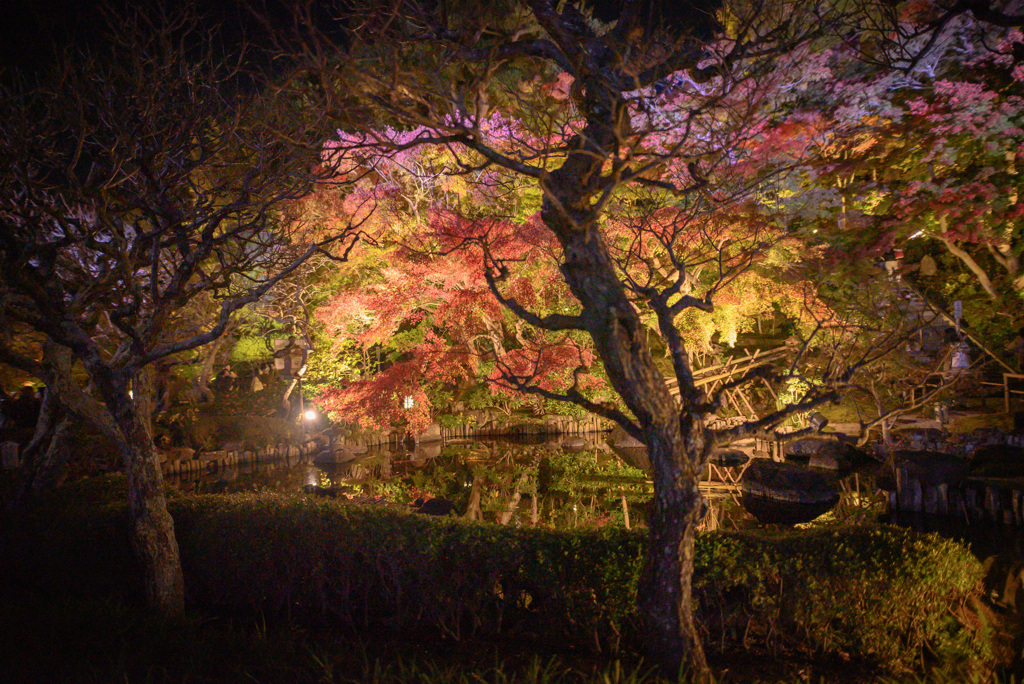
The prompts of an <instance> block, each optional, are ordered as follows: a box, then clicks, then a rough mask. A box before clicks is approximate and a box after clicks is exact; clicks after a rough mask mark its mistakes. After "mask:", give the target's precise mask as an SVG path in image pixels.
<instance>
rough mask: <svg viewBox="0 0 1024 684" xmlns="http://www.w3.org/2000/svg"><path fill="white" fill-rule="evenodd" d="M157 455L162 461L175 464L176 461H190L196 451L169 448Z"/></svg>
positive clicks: (184, 448)
mask: <svg viewBox="0 0 1024 684" xmlns="http://www.w3.org/2000/svg"><path fill="white" fill-rule="evenodd" d="M159 453H160V458H161V460H162V461H166V462H168V463H177V462H178V461H191V460H192V459H193V458H195V455H196V450H195V449H190V448H188V447H171V448H170V449H164V450H163V451H161V452H159Z"/></svg>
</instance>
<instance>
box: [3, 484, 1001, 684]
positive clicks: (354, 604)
mask: <svg viewBox="0 0 1024 684" xmlns="http://www.w3.org/2000/svg"><path fill="white" fill-rule="evenodd" d="M122 486H123V482H122V481H121V480H120V478H118V477H108V478H93V481H91V482H87V483H85V484H81V485H70V486H69V492H66V493H65V494H64V496H62V497H61V498H60V499H57V498H56V497H54V498H52V499H50V500H49V501H48V502H43V503H42V504H40V505H38V506H36V507H34V508H32V509H31V511H30V512H29V513H26V514H23V515H21V516H19V517H18V518H17V519H14V518H11V517H8V518H7V519H6V520H5V525H4V528H3V536H2V547H0V548H2V555H0V558H2V563H3V565H2V568H0V577H2V578H3V582H2V583H3V587H4V593H5V594H7V595H8V596H17V595H20V596H22V597H23V598H22V599H19V600H20V601H21V603H19V600H16V601H14V602H13V603H12V604H11V605H12V606H15V607H14V609H13V610H12V611H10V612H9V614H8V615H7V617H5V618H4V620H3V625H4V630H6V631H7V632H8V633H11V630H14V629H16V628H18V626H22V627H23V626H24V625H25V624H36V625H37V626H38V625H40V624H44V623H45V624H50V623H53V624H61V623H62V621H61V620H60V619H57V618H56V617H54V618H53V619H52V620H50V619H47V618H46V617H45V612H46V610H43V611H41V612H38V614H36V613H34V612H33V611H32V610H30V609H29V607H28V606H31V605H32V603H33V602H35V601H38V604H37V605H40V606H46V607H48V609H50V610H53V611H54V614H55V615H59V614H65V615H67V620H68V621H67V622H66V623H63V626H61V627H59V628H55V627H50V628H48V629H51V630H53V629H55V630H56V631H57V632H59V633H62V634H63V635H64V637H68V635H70V634H72V633H74V632H76V631H82V630H85V631H88V630H86V629H85V624H87V622H88V620H91V619H93V618H92V617H90V618H88V619H87V618H86V617H84V616H85V615H88V614H90V613H92V612H94V611H95V612H97V613H98V614H99V615H100V617H101V618H102V616H103V614H104V613H106V612H109V611H113V612H114V613H118V612H124V613H126V614H130V615H135V613H133V612H132V611H133V609H132V608H130V607H125V606H133V605H139V604H141V603H142V601H141V597H142V595H143V592H142V587H141V584H140V582H139V581H138V579H137V578H138V573H137V571H136V568H135V566H134V563H135V562H134V560H133V558H132V554H131V550H130V547H129V545H128V542H127V538H128V535H127V530H128V527H127V526H128V516H127V512H126V508H125V505H124V504H123V503H120V502H118V501H117V498H118V496H119V493H120V488H121V487H122ZM169 506H170V510H171V512H172V515H173V516H174V518H175V524H176V526H177V529H178V530H179V538H180V544H181V549H182V559H183V567H184V571H185V578H186V590H187V596H188V599H189V603H190V605H191V606H192V608H193V610H200V611H203V614H205V615H207V616H208V617H207V618H205V619H207V620H209V621H210V625H212V626H211V627H209V628H207V627H203V628H202V629H200V630H199V632H200V633H201V634H203V635H204V636H203V637H201V638H211V639H213V638H220V637H217V636H216V635H218V634H220V635H223V634H224V633H231V634H236V636H237V639H235V641H232V642H231V643H232V644H234V645H233V646H232V647H231V648H234V649H236V650H235V651H233V652H232V653H233V655H230V656H229V657H228V658H227V659H228V660H229V661H231V660H232V659H235V658H237V659H238V660H239V661H240V662H242V663H248V662H254V661H250V658H256V656H255V655H254V651H250V650H248V649H250V648H252V646H251V643H250V641H249V640H251V639H252V638H254V637H253V636H252V625H253V624H256V623H257V622H258V621H263V622H265V623H266V624H269V625H271V629H272V630H274V631H275V633H276V632H277V631H280V632H281V633H282V634H293V636H292V637H288V639H292V641H290V642H289V641H288V639H284V640H283V641H282V645H281V646H280V648H281V649H282V652H288V651H289V649H290V648H293V646H289V645H288V643H292V644H293V645H294V649H297V650H302V649H301V648H300V647H299V646H297V645H295V644H297V643H298V642H304V641H305V640H306V639H307V637H306V636H294V634H301V635H307V634H308V635H310V636H309V637H308V639H309V643H310V644H311V646H310V648H311V649H313V650H314V651H315V650H316V649H317V648H324V649H325V650H324V651H322V652H319V653H320V655H317V658H319V659H320V660H321V661H323V663H325V664H330V662H335V661H337V662H338V663H341V662H342V659H341V657H340V656H339V655H338V654H337V651H336V650H335V649H336V648H337V647H336V645H333V646H332V645H330V644H335V643H336V642H334V641H331V639H333V638H335V637H332V636H330V635H332V634H333V635H337V634H344V635H348V636H347V640H348V641H347V642H346V643H352V641H351V640H352V635H366V634H390V635H391V638H392V639H395V638H397V639H398V640H399V641H408V642H413V641H423V642H424V643H426V644H435V645H437V644H449V645H450V648H453V649H456V650H458V648H465V647H469V645H470V644H477V645H478V646H479V647H481V648H485V649H486V648H489V646H488V644H491V645H493V644H496V643H510V644H514V645H515V647H514V648H515V650H516V653H518V656H517V657H518V658H520V660H519V661H517V662H518V663H519V664H525V663H527V662H528V661H529V658H526V659H525V660H524V659H523V655H522V654H523V653H535V654H541V656H542V658H543V657H548V656H553V655H558V656H559V657H560V658H563V659H567V660H566V662H569V663H570V665H568V666H566V667H567V668H568V669H567V671H575V670H573V667H575V666H573V665H571V662H574V659H578V658H583V659H584V660H586V661H588V662H591V663H593V662H598V663H601V662H605V663H607V662H608V660H607V659H609V658H624V659H625V662H629V663H633V664H635V663H636V662H638V656H637V654H638V653H639V651H640V649H641V647H642V645H641V644H640V642H639V640H638V628H637V626H638V616H637V615H636V608H635V594H636V590H637V585H638V582H639V579H640V573H641V570H642V566H643V545H644V539H643V535H642V534H639V533H634V532H628V531H626V530H623V529H621V528H618V529H607V528H606V529H604V530H601V531H588V532H583V533H579V532H574V533H571V534H570V533H566V532H557V531H551V530H533V529H515V528H509V527H502V526H497V525H487V524H480V523H468V522H465V521H462V520H459V519H454V518H450V519H441V520H437V519H433V518H429V517H427V516H422V515H416V514H412V513H406V512H403V511H398V510H394V509H384V508H380V507H365V506H347V505H343V504H341V503H340V502H338V501H333V500H324V499H315V498H308V497H303V496H281V495H270V494H251V495H232V496H174V497H172V498H171V499H170V501H169ZM696 549H697V555H696V559H695V568H696V572H695V583H694V591H695V597H696V598H697V615H698V616H699V618H700V620H701V624H702V625H703V629H704V630H705V631H704V634H703V637H704V639H705V640H706V643H707V646H708V648H709V652H710V653H711V654H712V662H713V663H714V662H718V663H728V662H731V661H732V660H735V659H736V658H737V657H738V658H740V659H741V660H742V659H743V658H744V657H746V658H753V657H754V656H757V657H758V658H763V659H765V660H766V662H775V661H777V662H779V663H782V664H783V665H782V668H783V669H785V664H786V663H793V662H799V663H813V664H816V665H815V666H816V667H819V668H826V669H827V668H829V667H835V664H836V663H847V664H848V668H849V670H850V672H856V673H859V675H858V676H860V675H870V676H871V677H882V676H887V675H888V676H899V677H907V676H914V675H915V673H917V674H922V673H924V672H926V671H929V670H933V669H935V668H938V670H939V671H941V672H946V673H959V675H963V676H967V675H968V674H971V673H978V672H988V671H989V668H990V667H991V665H992V662H993V658H994V656H993V653H992V648H991V636H992V635H991V632H990V630H988V629H987V628H986V626H985V625H984V621H983V620H981V619H980V618H979V617H978V616H979V615H980V614H981V613H979V612H978V611H977V610H976V604H975V603H974V602H975V600H976V590H977V587H978V586H979V584H978V582H979V579H980V578H981V576H982V569H981V566H980V564H979V563H978V562H977V561H976V560H975V559H974V558H973V557H972V556H970V554H969V553H968V552H967V551H966V550H965V549H964V548H962V547H960V546H958V545H957V544H955V543H953V542H949V541H944V540H941V539H939V538H937V537H933V536H920V535H917V534H915V533H913V532H910V531H907V530H903V529H899V528H893V527H872V528H849V529H829V530H825V531H817V532H811V531H795V532H791V533H787V534H785V535H776V536H773V537H753V536H749V535H725V534H705V535H701V536H699V537H698V541H697V546H696ZM133 578H135V579H134V580H133ZM24 597H30V599H29V600H28V604H27V605H26V603H25V599H24ZM19 606H20V607H19ZM198 614H199V613H196V615H198ZM33 615H36V617H32V616H33ZM76 616H78V617H76ZM104 619H108V620H112V619H113V618H110V617H109V616H108V617H107V618H104ZM196 619H198V618H196ZM75 620H78V621H79V622H78V623H77V624H78V627H75V624H76V623H75ZM131 620H141V621H142V623H145V619H144V618H142V617H139V616H136V617H132V618H131ZM33 621H35V622H33ZM232 621H234V622H232ZM147 624H150V623H147ZM162 624H168V623H162ZM153 625H155V623H152V624H150V626H149V627H146V628H145V629H143V630H142V631H143V632H144V633H148V632H147V630H150V629H152V630H158V629H162V628H158V627H155V626H153ZM231 625H236V626H237V625H242V627H241V628H240V629H241V632H238V633H236V632H233V631H232V630H233V629H235V628H234V627H232V626H231ZM169 629H171V631H172V632H173V631H174V629H178V628H174V627H170V628H169ZM288 630H298V632H289V631H288ZM153 633H155V632H153ZM396 635H397V636H396ZM64 637H62V638H64ZM325 640H326V641H325ZM128 641H130V639H129V640H128ZM5 643H13V642H9V641H5ZM115 643H116V638H115ZM325 643H327V644H328V645H326V646H325V645H324V644H325ZM457 644H458V645H461V646H456V645H457ZM552 644H557V647H555V646H552ZM480 645H482V646H480ZM445 648H447V647H442V648H438V651H439V652H444V651H445ZM470 650H472V649H470ZM102 653H105V654H107V656H108V657H112V656H110V654H112V653H115V654H116V653H117V648H116V647H113V646H111V647H110V648H107V649H105V650H104V651H103V652H102ZM102 653H101V654H99V655H98V656H97V657H100V656H101V655H102ZM247 654H248V655H247ZM332 654H333V655H332ZM29 655H30V654H29V653H25V654H22V656H20V658H19V659H15V660H13V661H9V662H12V663H22V664H24V662H25V660H26V659H28V658H29ZM82 657H84V656H82ZM261 657H262V656H261ZM153 658H154V661H153V663H155V664H154V665H153V666H154V667H156V666H157V665H156V664H158V663H159V661H160V657H159V656H158V655H154V656H153ZM140 659H141V660H145V657H144V656H140V655H138V654H134V655H132V656H131V657H129V658H127V660H126V662H128V661H131V662H133V663H135V664H134V665H133V667H141V665H140V664H139V660H140ZM372 660H373V657H371V656H368V660H367V661H366V662H367V663H370V662H371V661H372ZM299 661H301V662H303V663H307V665H303V666H301V667H307V666H308V667H310V668H312V665H309V659H308V658H305V659H303V658H300V659H299ZM112 662H116V661H112ZM196 662H197V664H196V667H197V668H199V669H201V670H203V671H207V668H210V667H213V666H212V665H210V664H204V661H202V659H198V660H196ZM345 662H347V663H348V664H347V665H345V667H346V668H351V667H354V666H353V665H352V664H351V662H350V661H345ZM438 662H439V663H441V664H437V663H435V664H434V665H424V664H422V663H421V664H420V665H416V667H428V668H429V667H435V666H436V667H444V666H445V665H444V663H445V662H446V661H444V659H443V658H442V659H441V660H440V661H438ZM545 662H546V661H545ZM519 664H517V665H515V666H514V667H513V668H512V669H513V670H515V671H516V672H519V670H518V669H516V668H518V667H519V666H520V665H519ZM392 665H393V662H392ZM563 665H564V663H563ZM410 666H412V665H410ZM105 667H116V665H109V664H108V665H107V666H105ZM266 667H271V665H266ZM296 667H297V668H298V667H299V666H296ZM368 667H369V665H368ZM602 667H604V666H603V665H599V666H597V669H598V671H600V670H601V668H602ZM631 667H632V666H631ZM773 667H775V666H773ZM300 669H301V668H300ZM627 669H628V668H627ZM154 672H155V671H154ZM311 672H313V670H309V671H306V670H303V674H301V676H296V679H298V680H300V681H303V680H308V681H312V680H313V675H312V674H310V673H311ZM503 672H504V671H503ZM157 674H159V673H157ZM505 674H509V673H508V672H505ZM577 674H578V673H577ZM321 675H323V673H322V672H321V673H320V674H318V675H317V676H321ZM517 676H518V675H517ZM566 676H568V675H566ZM573 676H575V675H573ZM161 677H164V676H163V675H160V676H153V675H147V678H148V679H155V680H160V679H161ZM332 677H334V678H333V679H332ZM268 678H269V679H270V680H273V679H275V678H276V675H275V676H273V677H268ZM165 679H167V678H166V677H165ZM173 679H175V678H174V677H173V676H170V677H169V679H168V680H173ZM324 679H325V680H326V681H346V680H345V679H344V678H343V677H342V676H341V675H340V674H339V675H338V676H337V677H335V676H334V675H330V676H324ZM380 681H389V680H387V679H383V678H382V679H381V680H380ZM391 681H397V680H391ZM426 681H430V680H429V679H426ZM488 681H490V680H488ZM494 681H500V680H498V679H495V680H494ZM520 681H532V680H528V679H527V680H520ZM553 681H557V679H555V680H553ZM570 681H588V680H586V679H582V680H579V679H570ZM623 681H626V680H623ZM634 681H641V680H639V679H638V680H634Z"/></svg>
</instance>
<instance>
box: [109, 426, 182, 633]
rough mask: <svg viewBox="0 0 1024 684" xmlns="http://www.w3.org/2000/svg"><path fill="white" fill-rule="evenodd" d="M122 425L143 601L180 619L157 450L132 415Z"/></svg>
mask: <svg viewBox="0 0 1024 684" xmlns="http://www.w3.org/2000/svg"><path fill="white" fill-rule="evenodd" d="M118 422H119V423H120V422H121V421H118ZM125 423H126V424H125V425H124V428H125V435H126V436H127V437H128V439H127V440H126V441H124V443H122V444H121V445H120V447H121V450H122V456H123V458H124V462H125V474H126V476H127V479H128V513H129V517H130V519H131V542H132V548H133V549H134V551H135V555H136V557H137V558H138V559H139V562H140V564H141V565H142V572H143V582H144V585H145V591H146V602H147V604H148V605H149V606H150V607H151V608H153V609H155V610H156V611H157V612H159V613H160V614H161V615H165V616H174V615H180V614H181V612H182V611H183V610H184V600H185V584H184V579H183V578H182V574H181V559H180V557H179V555H178V541H177V539H176V538H175V536H174V521H173V520H172V519H171V514H170V513H169V512H168V511H167V499H166V497H165V496H164V484H163V475H162V473H161V472H160V464H159V462H158V461H157V456H156V450H155V449H154V448H153V441H152V440H151V439H149V435H147V434H146V431H145V428H144V427H143V426H142V424H141V423H140V422H139V420H138V419H137V418H136V417H135V416H131V417H130V420H127V421H125Z"/></svg>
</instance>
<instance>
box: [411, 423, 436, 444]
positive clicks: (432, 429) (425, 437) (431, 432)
mask: <svg viewBox="0 0 1024 684" xmlns="http://www.w3.org/2000/svg"><path fill="white" fill-rule="evenodd" d="M440 440H441V426H440V424H438V423H436V422H434V423H431V424H430V425H428V426H427V429H426V430H424V431H423V432H422V433H420V435H419V436H418V437H417V438H416V441H417V442H438V441H440Z"/></svg>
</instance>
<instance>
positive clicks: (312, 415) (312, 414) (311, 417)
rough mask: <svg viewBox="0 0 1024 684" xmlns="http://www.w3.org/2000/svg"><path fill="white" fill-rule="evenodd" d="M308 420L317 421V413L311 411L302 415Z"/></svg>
mask: <svg viewBox="0 0 1024 684" xmlns="http://www.w3.org/2000/svg"><path fill="white" fill-rule="evenodd" d="M302 415H303V417H304V418H305V419H306V420H316V411H314V410H313V409H310V410H308V411H306V412H305V413H303V414H302Z"/></svg>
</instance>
